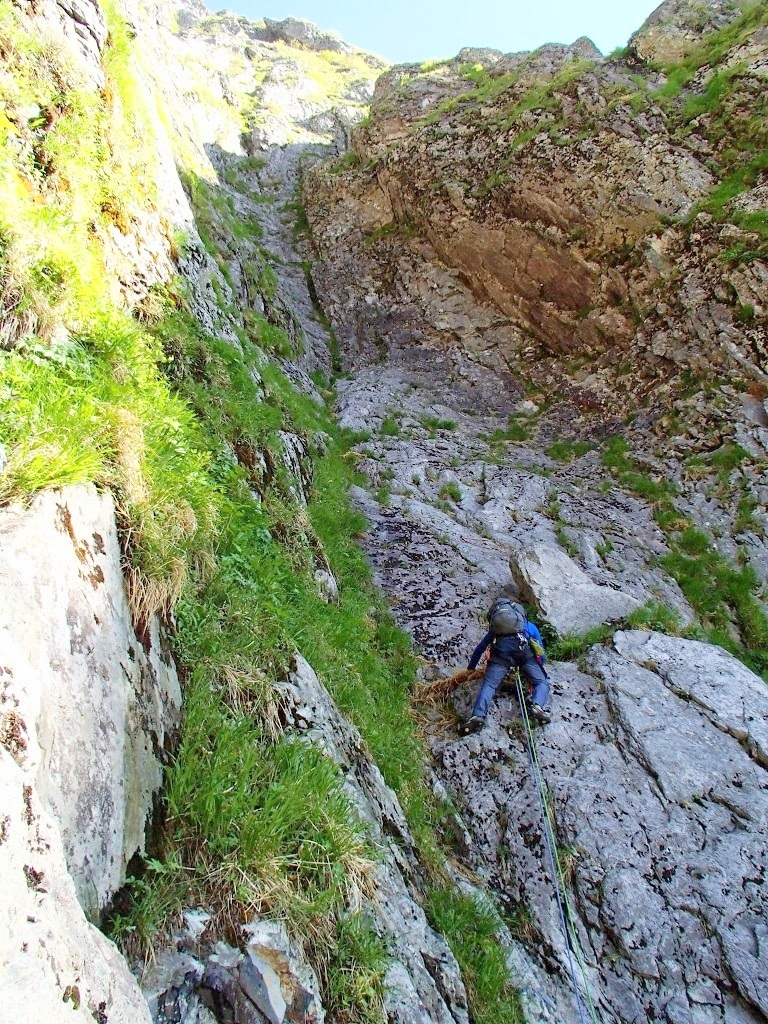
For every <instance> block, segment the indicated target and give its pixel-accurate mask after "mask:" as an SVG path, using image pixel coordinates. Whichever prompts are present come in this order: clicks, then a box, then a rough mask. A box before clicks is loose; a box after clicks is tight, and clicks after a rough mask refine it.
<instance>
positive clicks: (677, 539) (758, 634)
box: [601, 437, 768, 680]
mask: <svg viewBox="0 0 768 1024" xmlns="http://www.w3.org/2000/svg"><path fill="white" fill-rule="evenodd" d="M601 458H602V461H603V465H605V466H606V467H607V468H608V469H610V470H611V472H612V473H613V475H614V476H615V477H616V479H617V480H618V481H619V482H620V483H621V484H622V485H623V486H624V487H627V488H628V489H629V490H631V491H634V492H635V493H636V494H639V495H641V496H642V497H644V498H646V499H648V500H649V501H650V502H651V504H652V507H653V512H654V518H655V519H656V522H657V523H658V524H659V526H660V527H661V528H662V529H663V530H664V533H665V535H666V539H667V543H668V545H669V547H670V552H669V553H668V554H667V555H664V556H663V557H662V558H661V560H660V561H661V565H662V567H663V568H664V569H665V570H666V571H667V572H668V573H669V574H670V576H672V577H673V578H674V579H675V580H676V581H677V583H678V584H679V586H680V589H681V590H682V591H683V594H684V595H685V597H686V599H687V600H688V602H689V604H690V605H691V607H692V608H693V610H694V611H695V613H696V615H697V616H698V618H699V621H700V632H701V635H702V637H703V638H705V639H707V640H709V642H710V643H713V644H717V645H719V646H720V647H723V648H725V650H727V651H730V653H731V654H733V655H735V656H736V657H737V658H739V659H740V660H741V661H743V662H744V664H745V665H747V666H748V667H749V668H751V669H752V670H753V671H754V672H757V673H758V674H760V675H762V676H763V678H765V679H767V680H768V616H766V613H765V611H764V606H763V604H762V602H761V600H760V596H759V594H760V586H759V581H758V579H757V576H756V574H755V572H754V570H753V569H752V568H751V566H749V565H744V566H733V565H731V564H730V563H729V562H728V561H727V560H726V559H725V558H724V557H723V555H721V554H720V553H719V552H718V551H717V549H716V548H715V547H714V545H713V543H712V540H711V538H710V537H709V535H708V534H706V533H705V532H704V531H703V530H701V529H698V528H697V527H695V526H694V525H693V523H691V522H690V521H689V520H687V519H686V518H685V517H684V516H682V515H681V513H680V512H679V511H678V510H677V508H676V506H675V503H674V497H675V488H674V487H673V485H672V484H670V483H669V482H667V481H660V480H656V479H653V478H650V477H649V476H648V475H647V474H645V473H643V472H640V471H638V469H637V466H636V463H635V461H634V459H633V457H632V455H631V453H630V450H629V445H628V443H627V442H626V440H624V439H623V438H620V437H615V438H612V439H611V440H610V441H609V442H608V444H607V445H606V446H605V447H604V449H603V451H602V453H601ZM745 458H748V453H747V452H745V451H744V449H742V448H741V447H740V446H739V445H737V444H733V443H726V444H724V445H722V446H721V447H720V448H719V449H718V450H717V451H715V452H714V453H712V454H711V455H709V456H708V458H707V459H706V460H705V461H706V462H707V463H709V464H710V465H712V466H713V468H715V469H716V470H718V473H719V476H720V484H721V486H726V485H727V484H728V481H729V479H730V476H731V473H732V471H733V470H734V469H735V468H736V467H737V466H739V465H740V464H741V463H742V462H743V461H744V459H745ZM697 459H698V457H697ZM746 511H747V508H746V507H745V508H744V512H745V513H746Z"/></svg>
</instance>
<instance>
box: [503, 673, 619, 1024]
mask: <svg viewBox="0 0 768 1024" xmlns="http://www.w3.org/2000/svg"><path fill="white" fill-rule="evenodd" d="M515 681H516V688H517V699H518V701H519V703H520V714H521V715H522V719H523V724H524V726H525V742H526V747H527V750H528V762H529V765H530V769H531V776H532V778H533V781H534V783H535V785H536V792H537V795H538V798H539V807H540V809H541V820H542V825H543V828H544V844H545V846H546V848H547V859H548V860H549V866H550V870H551V872H552V879H553V881H554V885H555V899H556V900H557V910H558V916H559V918H560V927H561V929H562V932H563V940H564V942H565V949H566V952H567V954H568V967H569V972H570V975H571V982H572V984H573V991H574V995H575V997H576V1007H577V1009H578V1011H579V1020H580V1021H581V1024H586V1019H587V1018H586V1015H587V1014H588V1015H589V1017H590V1019H591V1020H592V1022H593V1024H600V1016H599V1014H598V1012H597V1010H596V1009H595V1004H594V1002H593V1001H592V996H591V995H590V991H589V984H588V982H587V972H586V967H585V964H584V954H583V952H582V949H581V943H580V942H579V937H578V935H577V933H576V925H575V921H574V915H573V911H572V910H571V906H570V904H569V902H568V897H567V895H566V893H565V878H564V875H563V869H562V865H561V863H560V856H559V854H558V849H557V840H556V838H555V827H554V821H553V820H552V812H551V810H550V808H549V804H548V803H547V798H546V794H545V790H544V776H543V774H542V771H541V764H540V762H539V755H538V752H537V750H536V742H535V740H534V738H533V728H532V726H531V718H530V715H529V714H528V705H527V703H526V700H525V694H524V692H523V684H522V680H521V678H520V672H519V671H518V672H516V673H515ZM574 954H575V956H576V960H577V961H578V964H579V971H580V973H581V979H582V982H583V985H584V993H585V995H586V1002H587V1005H586V1007H585V1005H584V998H583V996H582V994H581V992H580V990H579V985H578V982H577V980H576V968H575V966H574V962H573V958H574Z"/></svg>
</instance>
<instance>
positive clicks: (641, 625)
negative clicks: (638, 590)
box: [626, 601, 682, 636]
mask: <svg viewBox="0 0 768 1024" xmlns="http://www.w3.org/2000/svg"><path fill="white" fill-rule="evenodd" d="M626 625H627V627H628V628H629V629H651V630H654V631H655V632H657V633H666V634H667V635H668V636H680V635H681V632H682V627H681V622H680V616H679V615H678V614H677V612H676V611H675V610H674V608H669V607H668V606H667V605H665V604H662V603H661V602H659V601H648V602H646V604H644V605H643V607H642V608H638V609H637V611H634V612H632V613H631V614H630V615H628V616H627V618H626Z"/></svg>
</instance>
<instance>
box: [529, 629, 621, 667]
mask: <svg viewBox="0 0 768 1024" xmlns="http://www.w3.org/2000/svg"><path fill="white" fill-rule="evenodd" d="M617 628H619V627H617V626H595V628H594V629H589V630H587V632H586V633H564V634H563V635H562V636H557V635H556V634H555V633H554V631H553V630H552V629H550V628H547V626H546V623H545V624H544V626H542V629H541V635H542V636H543V638H544V642H545V645H546V648H547V656H548V657H549V658H551V659H552V661H576V660H577V659H578V658H580V657H581V656H582V655H584V654H586V652H587V651H588V650H589V648H590V647H594V646H595V644H603V643H605V642H606V641H607V640H610V639H611V637H612V636H613V634H614V632H615V631H616V629H617Z"/></svg>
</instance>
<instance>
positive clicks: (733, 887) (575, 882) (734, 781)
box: [433, 633, 768, 1022]
mask: <svg viewBox="0 0 768 1024" xmlns="http://www.w3.org/2000/svg"><path fill="white" fill-rule="evenodd" d="M652 652H656V656H657V657H658V663H656V662H654V654H653V653H652ZM673 666H674V667H673ZM724 670H725V671H727V673H728V674H727V675H726V674H725V671H724ZM551 672H552V675H553V679H554V684H555V689H556V691H557V693H558V696H557V708H558V712H557V720H556V722H553V724H552V726H549V727H547V729H546V730H545V731H543V732H542V733H541V734H540V736H539V738H538V753H539V758H540V759H541V764H542V771H543V776H544V780H545V783H546V786H547V789H548V790H549V793H550V796H551V798H552V800H553V801H554V808H555V819H556V822H557V836H558V843H559V844H560V848H561V856H564V857H567V859H568V872H569V874H570V876H571V880H570V885H569V888H571V891H572V895H571V897H570V899H571V908H572V911H573V913H574V916H575V920H576V922H577V925H576V926H577V931H578V935H579V939H580V942H581V945H582V947H583V949H584V952H585V958H586V977H587V980H588V983H589V987H590V990H591V993H592V997H593V998H597V999H598V1000H599V1003H600V1007H599V1008H600V1012H601V1015H602V1016H603V1019H605V1020H610V1021H614V1020H615V1021H638V1022H639V1021H644V1020H646V1019H648V1018H649V1017H654V1016H657V1015H659V1014H660V1013H662V1014H665V1015H666V1019H668V1020H689V1021H702V1022H703V1021H712V1020H725V1021H734V1022H736V1021H755V1022H757V1021H759V1020H760V1019H761V1018H762V1015H763V1014H764V1013H765V1005H766V1004H765V1000H766V995H768V986H767V980H768V979H766V973H765V966H764V957H763V956H762V954H761V952H760V950H761V946H762V944H763V943H764V941H765V939H764V936H763V925H762V924H761V922H764V920H765V914H766V906H765V893H764V891H763V887H762V886H761V885H760V884H759V882H756V881H755V879H758V878H760V877H762V871H763V870H764V869H765V856H766V853H765V848H764V843H763V842H762V839H761V838H760V831H761V825H760V822H761V821H764V820H765V815H766V812H767V808H766V800H767V799H768V783H767V782H766V778H765V770H764V768H763V767H762V766H761V765H760V764H759V763H758V762H756V760H755V758H754V757H753V756H751V755H750V753H749V751H748V750H745V749H744V748H743V747H742V746H741V745H740V743H739V741H738V739H737V738H736V737H735V736H734V734H733V732H736V731H738V726H737V727H736V729H735V730H733V731H731V732H730V734H729V733H728V732H725V731H723V726H722V724H720V722H719V721H718V715H717V712H713V711H712V710H711V707H709V706H705V705H704V703H701V704H700V703H698V701H697V702H696V703H694V701H696V698H695V697H694V698H691V699H689V698H688V697H687V695H684V693H683V689H684V688H687V690H688V692H689V693H695V692H696V691H697V690H698V689H699V688H701V687H704V688H709V687H711V688H712V689H711V691H710V696H709V698H708V700H707V704H709V705H711V704H714V703H720V704H725V705H727V706H728V708H729V709H730V716H731V720H732V721H740V723H741V725H742V728H743V727H744V725H745V724H746V720H747V719H748V718H749V717H752V718H754V720H755V721H757V722H759V721H760V720H761V718H762V717H763V716H764V715H765V711H766V708H765V702H766V697H765V690H764V687H763V688H762V690H761V691H758V689H757V688H758V687H760V686H761V684H760V681H759V680H757V679H756V678H755V677H752V678H751V679H745V675H749V674H748V673H746V672H745V670H744V668H743V667H742V666H740V665H739V664H738V663H737V662H735V661H734V660H733V659H732V658H730V657H729V656H728V655H725V654H724V653H723V652H721V651H717V650H716V649H713V648H711V647H709V646H708V645H704V644H698V643H694V642H690V641H684V640H675V639H673V638H669V637H662V636H658V635H655V634H647V633H628V634H627V633H618V634H616V637H615V638H614V643H613V645H612V646H611V647H609V648H596V649H595V650H594V651H593V653H592V655H591V657H590V660H589V673H590V674H589V675H586V674H584V673H583V672H580V671H579V670H577V669H576V667H575V666H573V665H558V666H555V667H554V668H553V669H552V670H551ZM673 680H675V681H674V682H673ZM715 694H716V696H715ZM747 694H748V695H749V696H747ZM745 700H746V701H747V702H748V704H749V707H748V708H747V709H745V707H744V704H745ZM516 714H517V712H516V710H515V708H514V704H513V703H507V702H506V701H503V700H500V701H499V702H498V707H497V710H496V711H495V712H494V720H493V722H492V724H491V727H490V729H488V730H486V731H485V732H484V733H481V734H479V735H478V736H477V737H473V738H472V739H470V740H466V741H462V742H461V743H455V742H454V743H450V742H448V743H446V742H445V741H444V740H439V739H437V738H436V739H435V741H434V744H433V749H434V751H435V754H436V756H437V758H438V759H439V761H440V763H441V774H442V775H443V777H444V778H445V779H446V780H447V781H448V783H449V784H450V786H451V789H452V791H453V792H454V793H457V794H459V798H460V801H461V808H462V815H463V817H464V821H465V822H466V824H467V825H468V827H469V828H470V831H471V834H472V838H473V844H472V847H471V850H472V853H471V857H472V859H473V861H474V864H475V865H476V866H477V868H478V869H479V870H480V871H482V872H483V873H484V874H485V875H486V876H487V877H489V878H490V879H491V880H492V881H493V882H494V884H495V886H497V887H498V888H499V889H500V890H501V892H502V893H503V894H504V896H505V898H507V899H508V900H509V901H510V902H509V905H510V907H515V906H517V907H518V908H519V907H520V906H525V907H527V908H528V911H529V912H530V916H531V922H532V923H531V928H532V933H533V936H535V938H533V940H532V945H533V947H534V948H536V949H538V950H540V951H541V953H542V954H543V951H544V950H547V951H548V952H547V954H545V955H546V957H547V958H549V957H552V958H553V959H554V962H555V963H559V965H560V970H561V971H562V972H563V973H564V974H565V973H566V972H567V961H566V954H565V947H564V945H563V940H562V937H561V935H560V933H559V929H558V925H557V918H556V913H555V907H554V903H553V899H554V897H553V886H552V878H551V875H550V874H549V872H548V869H547V867H546V859H545V858H544V857H543V851H542V847H541V842H542V836H541V818H540V810H539V806H538V803H537V798H536V795H535V790H534V789H533V784H532V781H531V777H530V774H529V769H528V765H527V759H526V755H525V752H524V749H523V748H522V746H521V743H520V740H519V739H514V738H510V736H509V735H507V733H506V731H505V730H504V728H503V727H502V721H503V719H504V718H509V717H510V716H511V719H512V721H515V718H516ZM565 1019H577V1018H576V1015H575V1010H574V1009H573V1008H572V1009H571V1011H570V1016H569V1017H567V1018H565Z"/></svg>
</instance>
